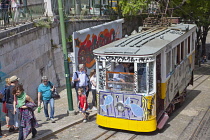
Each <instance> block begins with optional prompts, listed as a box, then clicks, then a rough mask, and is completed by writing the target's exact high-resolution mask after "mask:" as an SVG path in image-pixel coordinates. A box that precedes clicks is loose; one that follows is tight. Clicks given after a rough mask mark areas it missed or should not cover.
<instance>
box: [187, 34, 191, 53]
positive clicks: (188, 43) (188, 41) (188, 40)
mask: <svg viewBox="0 0 210 140" xmlns="http://www.w3.org/2000/svg"><path fill="white" fill-rule="evenodd" d="M187 45H188V47H187V48H188V54H189V53H190V36H189V37H188V39H187Z"/></svg>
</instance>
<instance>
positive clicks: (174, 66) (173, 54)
mask: <svg viewBox="0 0 210 140" xmlns="http://www.w3.org/2000/svg"><path fill="white" fill-rule="evenodd" d="M174 68H176V48H173V50H172V69H174Z"/></svg>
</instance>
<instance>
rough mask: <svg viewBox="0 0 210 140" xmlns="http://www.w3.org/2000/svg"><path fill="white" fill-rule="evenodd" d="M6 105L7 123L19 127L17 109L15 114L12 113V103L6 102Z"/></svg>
mask: <svg viewBox="0 0 210 140" xmlns="http://www.w3.org/2000/svg"><path fill="white" fill-rule="evenodd" d="M6 107H7V109H8V116H9V125H10V126H15V127H19V119H18V114H19V110H18V109H17V108H16V114H14V107H13V104H9V103H7V104H6Z"/></svg>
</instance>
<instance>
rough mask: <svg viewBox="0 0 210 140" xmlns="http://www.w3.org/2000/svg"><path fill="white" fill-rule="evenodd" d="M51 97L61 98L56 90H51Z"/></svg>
mask: <svg viewBox="0 0 210 140" xmlns="http://www.w3.org/2000/svg"><path fill="white" fill-rule="evenodd" d="M51 97H52V98H53V99H55V100H56V99H60V98H61V96H60V95H59V94H58V92H57V91H56V90H54V91H52V93H51Z"/></svg>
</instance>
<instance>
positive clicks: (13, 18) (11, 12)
mask: <svg viewBox="0 0 210 140" xmlns="http://www.w3.org/2000/svg"><path fill="white" fill-rule="evenodd" d="M0 7H1V8H0V29H6V28H9V27H14V26H17V25H20V24H25V23H26V22H33V21H34V20H35V19H39V18H41V17H44V16H45V15H44V12H45V3H40V4H33V5H28V6H23V5H19V6H18V7H15V8H14V7H11V6H10V5H2V4H0Z"/></svg>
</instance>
